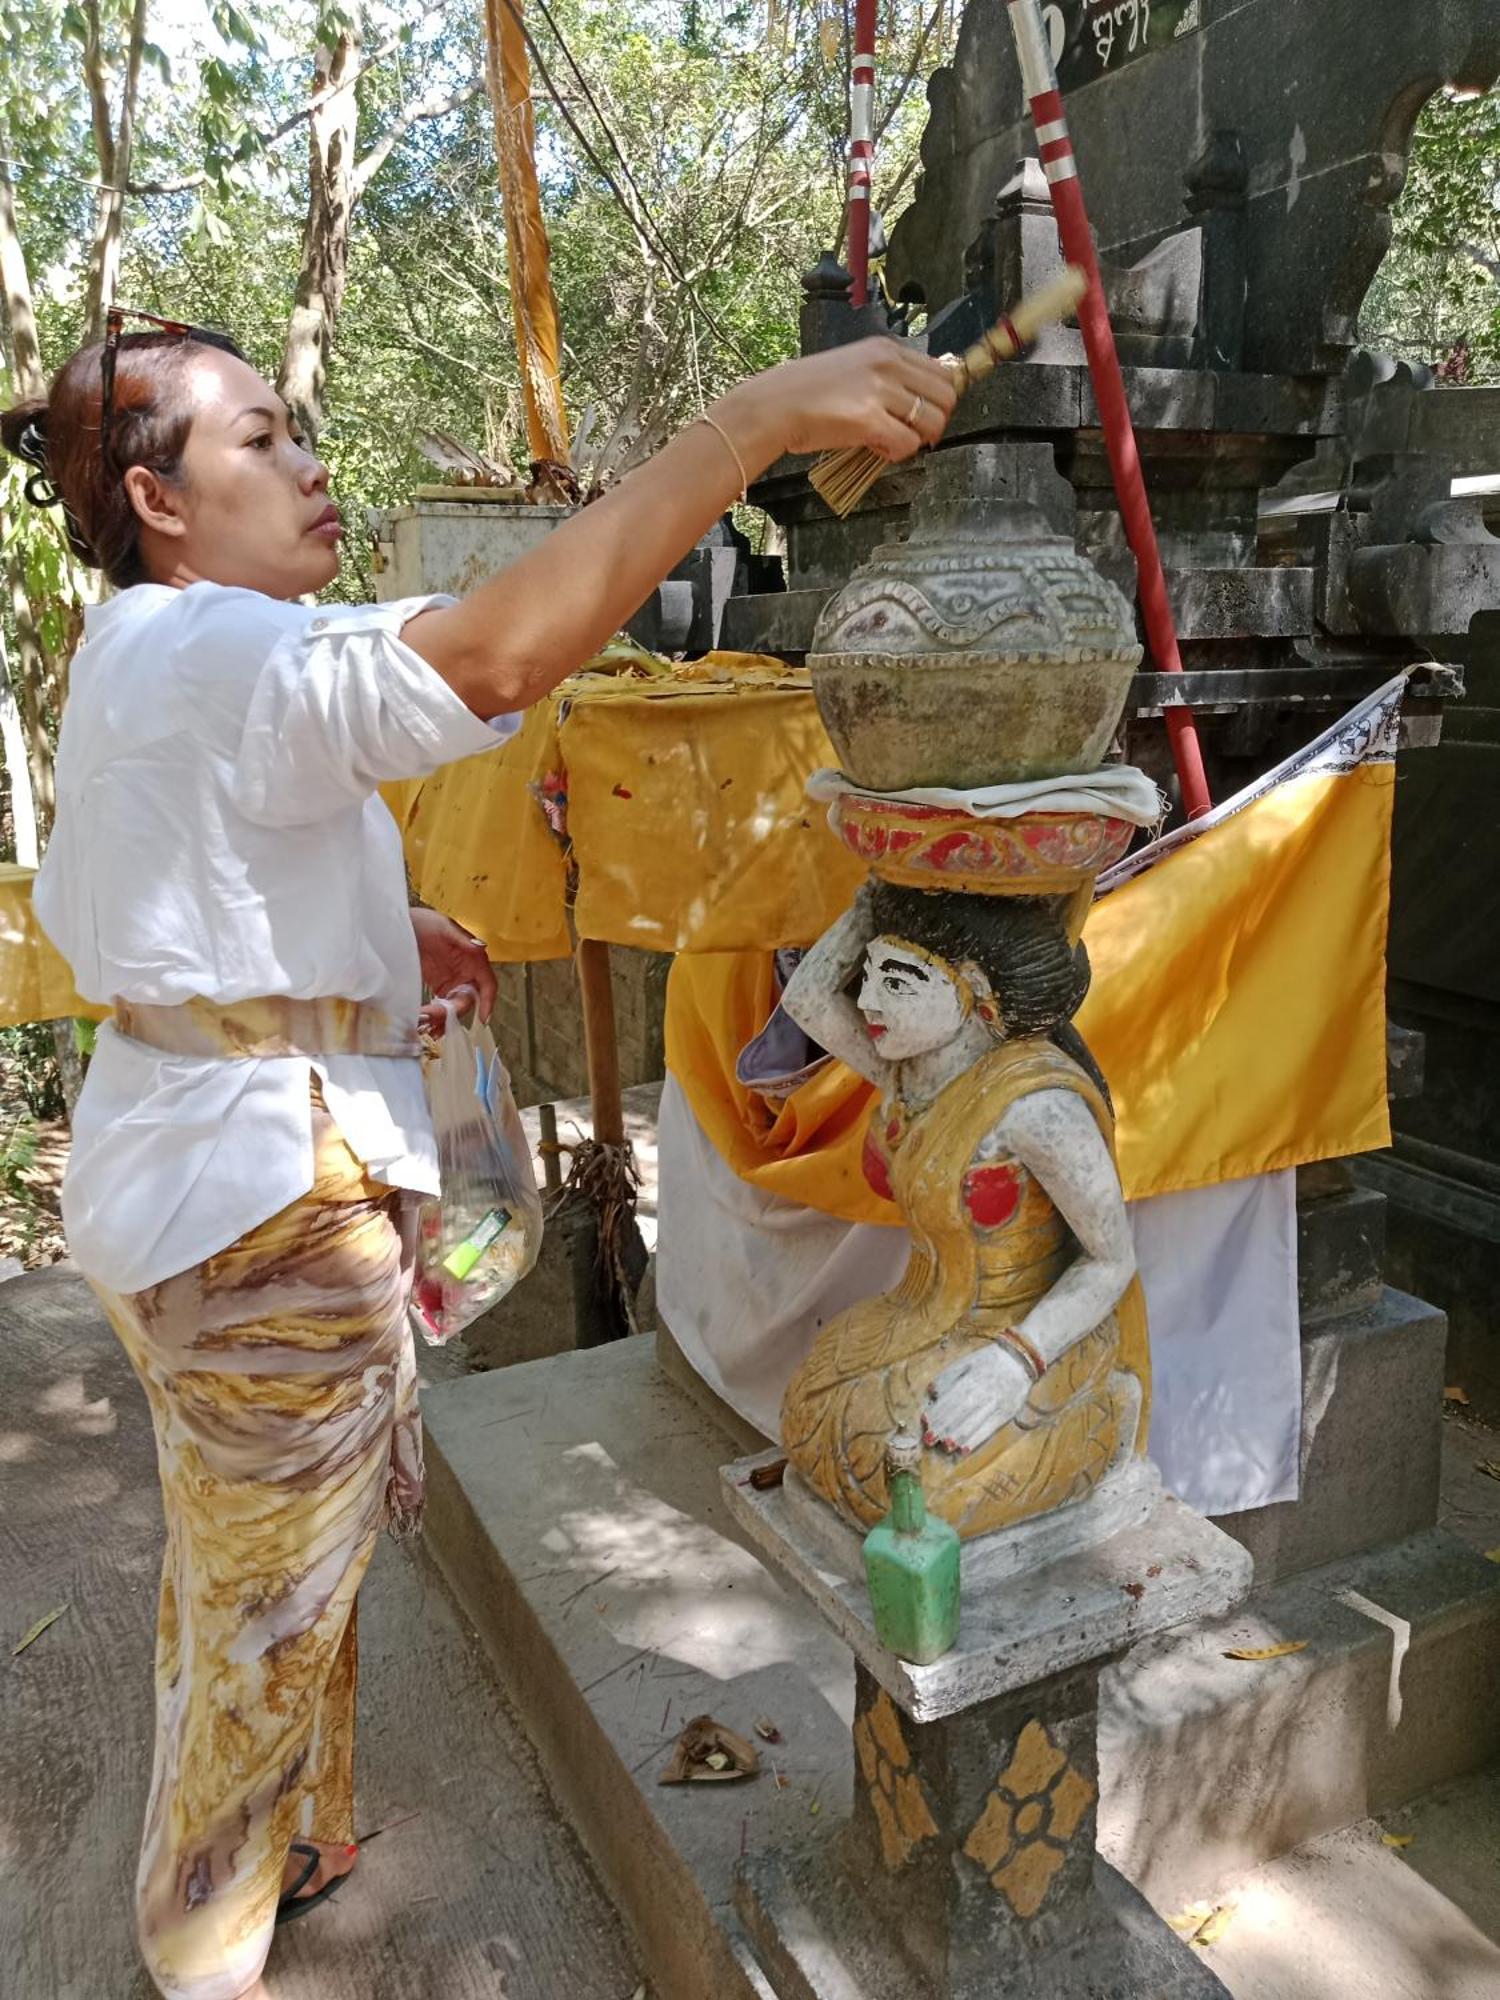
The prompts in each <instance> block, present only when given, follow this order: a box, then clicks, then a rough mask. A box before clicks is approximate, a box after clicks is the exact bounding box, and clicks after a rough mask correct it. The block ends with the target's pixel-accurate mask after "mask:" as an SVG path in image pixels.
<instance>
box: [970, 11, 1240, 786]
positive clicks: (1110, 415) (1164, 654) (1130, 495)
mask: <svg viewBox="0 0 1500 2000" xmlns="http://www.w3.org/2000/svg"><path fill="white" fill-rule="evenodd" d="M1009 6H1010V25H1011V32H1012V34H1013V35H1014V36H1015V40H1016V54H1017V55H1018V56H1019V58H1020V62H1021V81H1022V85H1023V87H1024V89H1025V91H1026V96H1027V99H1028V101H1029V102H1030V105H1031V117H1032V123H1033V124H1034V125H1035V127H1036V140H1037V150H1038V153H1039V155H1040V157H1041V162H1042V166H1043V168H1044V169H1045V171H1046V175H1047V181H1048V184H1049V187H1050V189H1051V193H1052V211H1053V214H1054V215H1055V216H1056V217H1057V233H1058V235H1059V236H1060V237H1061V239H1062V249H1063V255H1064V256H1065V257H1066V258H1067V260H1068V262H1069V263H1070V264H1077V265H1078V266H1079V268H1080V269H1081V270H1082V271H1083V272H1084V274H1085V275H1086V277H1087V278H1088V281H1089V288H1088V291H1087V292H1086V293H1085V294H1084V298H1083V302H1082V304H1081V305H1080V306H1079V308H1078V324H1079V326H1080V328H1081V329H1082V332H1083V345H1084V351H1085V353H1086V354H1087V355H1088V362H1089V375H1090V377H1091V378H1092V380H1093V384H1094V400H1095V402H1096V403H1097V404H1098V406H1099V419H1100V422H1101V423H1102V424H1103V426H1104V446H1105V450H1106V451H1107V452H1108V454H1109V465H1110V471H1111V472H1112V473H1113V475H1114V482H1115V494H1116V497H1117V498H1118V500H1119V502H1120V513H1121V516H1122V517H1123V519H1124V523H1125V536H1126V539H1127V541H1128V542H1129V543H1130V552H1131V554H1132V555H1133V556H1134V557H1135V562H1136V570H1137V573H1138V576H1139V584H1140V594H1141V617H1142V619H1143V621H1144V623H1145V627H1146V643H1147V645H1148V647H1149V648H1150V652H1151V657H1152V659H1153V661H1154V662H1155V664H1156V670H1157V672H1158V673H1163V674H1180V673H1181V672H1182V655H1181V653H1180V652H1179V651H1178V647H1177V627H1176V625H1175V623H1174V622H1173V619H1172V606H1171V604H1170V602H1169V601H1168V598H1167V580H1166V577H1165V576H1164V575H1163V573H1162V566H1161V551H1160V549H1159V548H1158V547H1157V543H1156V524H1155V523H1154V522H1153V520H1152V518H1151V504H1150V502H1149V501H1148V499H1147V498H1146V481H1145V478H1144V475H1143V474H1142V472H1141V455H1140V452H1139V450H1138V448H1137V446H1136V441H1135V426H1134V424H1133V423H1132V422H1131V420H1130V405H1129V403H1128V402H1127V401H1126V399H1125V380H1124V377H1123V376H1122V375H1121V373H1120V357H1119V353H1118V352H1117V350H1116V348H1115V335H1114V328H1113V327H1112V326H1111V325H1110V323H1109V312H1108V309H1107V308H1106V306H1105V303H1104V285H1103V282H1102V280H1101V278H1100V275H1099V259H1098V256H1097V254H1096V252H1095V250H1094V233H1093V231H1092V230H1091V229H1090V227H1089V218H1088V212H1087V210H1086V209H1085V208H1084V205H1083V188H1082V186H1081V184H1080V182H1079V179H1078V165H1077V162H1076V160H1075V159H1074V157H1073V141H1072V138H1071V137H1070V135H1069V132H1068V121H1067V117H1066V114H1065V113H1064V110H1063V101H1062V92H1061V91H1060V90H1059V89H1058V87H1057V72H1056V70H1055V69H1054V68H1053V66H1052V51H1051V48H1050V47H1049V45H1048V41H1047V30H1046V28H1045V26H1044V25H1043V22H1042V14H1041V9H1040V7H1039V6H1038V4H1037V0H1009ZM1166 718H1167V734H1168V736H1169V737H1170V739H1171V744H1172V761H1173V763H1174V764H1175V765H1176V767H1177V781H1178V784H1179V785H1180V786H1181V788H1182V803H1183V807H1184V809H1185V810H1186V812H1187V815H1188V818H1189V819H1197V818H1199V817H1200V816H1201V815H1202V814H1203V813H1206V812H1207V811H1208V810H1209V808H1210V806H1211V804H1212V800H1211V798H1210V796H1209V790H1208V777H1207V774H1206V773H1205V771H1204V769H1203V750H1202V747H1201V745H1200V744H1199V741H1198V728H1197V724H1196V723H1195V722H1194V720H1193V711H1192V710H1191V709H1190V708H1187V707H1185V706H1183V705H1182V704H1181V703H1173V704H1171V705H1170V706H1169V707H1168V708H1167V710H1166Z"/></svg>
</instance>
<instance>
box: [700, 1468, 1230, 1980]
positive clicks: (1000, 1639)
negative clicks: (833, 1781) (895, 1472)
mask: <svg viewBox="0 0 1500 2000" xmlns="http://www.w3.org/2000/svg"><path fill="white" fill-rule="evenodd" d="M775 1456H776V1455H775V1454H774V1453H763V1454H761V1455H760V1456H759V1457H757V1458H754V1459H748V1460H742V1461H741V1462H740V1463H739V1464H737V1465H734V1466H731V1467H729V1468H728V1469H727V1470H726V1472H725V1473H724V1475H723V1477H724V1492H725V1497H726V1499H727V1500H728V1503H729V1507H730V1511H731V1513H732V1514H733V1516H734V1517H735V1518H736V1520H737V1521H738V1523H739V1525H740V1527H741V1529H742V1530H743V1531H744V1532H745V1533H746V1534H747V1535H748V1536H749V1538H750V1539H751V1541H752V1542H753V1544H754V1545H755V1547H756V1549H757V1552H758V1553H759V1554H760V1555H761V1556H762V1558H763V1560H765V1562H766V1563H767V1565H768V1567H769V1568H770V1569H771V1570H772V1571H773V1573H775V1574H777V1575H778V1576H779V1577H780V1578H781V1580H782V1581H783V1582H784V1583H786V1584H788V1585H790V1586H791V1587H792V1588H793V1589H794V1590H795V1591H799V1592H801V1593H802V1594H804V1595H805V1596H806V1597H808V1598H810V1599H811V1600H812V1602H813V1604H814V1605H815V1606H816V1608H817V1609H818V1610H819V1611H820V1612H821V1613H822V1615H823V1617H824V1618H825V1619H826V1620H827V1621H828V1622H829V1623H830V1624H831V1625H832V1626H833V1628H834V1629H835V1631H836V1632H837V1633H838V1635H839V1637H840V1638H841V1639H843V1640H844V1641H845V1643H846V1644H848V1645H849V1646H850V1648H851V1649H852V1651H853V1652H854V1655H855V1661H856V1669H855V1671H856V1683H855V1714H854V1726H853V1732H852V1735H853V1761H854V1767H855V1768H854V1803H853V1808H852V1810H851V1812H850V1815H849V1818H848V1820H847V1822H846V1824H845V1825H844V1827H843V1828H842V1829H841V1830H840V1832H839V1833H838V1834H837V1836H835V1837H834V1838H833V1839H832V1840H831V1841H830V1840H829V1839H828V1838H827V1837H826V1836H824V1837H822V1838H821V1839H820V1840H819V1841H818V1843H817V1845H815V1846H814V1845H812V1844H809V1845H808V1846H807V1847H806V1848H798V1847H796V1846H793V1847H791V1848H781V1849H777V1850H775V1851H773V1852H771V1853H767V1854H762V1855H758V1856H755V1857H752V1858H749V1859H747V1860H746V1861H745V1862H744V1863H743V1864H742V1866H741V1867H740V1869H739V1871H738V1876H737V1881H736V1891H735V1901H736V1907H737V1909H738V1911H739V1915H740V1918H741V1921H742V1922H743V1924H744V1926H745V1929H746V1932H747V1934H748V1936H749V1938H750V1940H751V1943H752V1945H753V1947H754V1949H755V1951H756V1954H757V1956H758V1958H759V1960H760V1964H761V1967H762V1970H763V1971H764V1972H765V1974H766V1977H767V1978H768V1979H769V1980H770V1983H771V1985H772V1987H773V1989H774V1991H775V1992H776V1993H777V1994H778V1995H779V1996H781V2000H857V1996H872V1995H876V1994H878V1995H880V1996H881V2000H981V1996H990V1995H993V1994H996V1993H1004V1994H1006V1995H1007V1996H1014V2000H1030V1997H1031V1996H1035V2000H1053V1996H1062V1995H1066V1996H1068V2000H1134V1997H1135V1996H1139V2000H1177V1996H1184V2000H1186V1996H1197V1995H1204V1996H1207V1995H1210V1994H1216V1993H1222V1992H1223V1990H1224V1989H1223V1988H1222V1987H1221V1985H1220V1984H1219V1982H1218V1980H1217V1979H1215V1978H1214V1976H1213V1975H1212V1974H1211V1973H1210V1972H1209V1971H1208V1970H1207V1969H1206V1968H1205V1967H1204V1966H1203V1965H1202V1964H1201V1962H1200V1961H1199V1960H1197V1959H1196V1958H1195V1957H1194V1955H1193V1953H1192V1952H1191V1951H1190V1950H1189V1949H1188V1947H1187V1946H1185V1945H1184V1944H1182V1943H1181V1942H1180V1941H1179V1940H1178V1939H1177V1938H1176V1937H1175V1936H1174V1935H1173V1934H1172V1932H1171V1931H1170V1930H1168V1929H1167V1927H1166V1926H1165V1924H1163V1923H1162V1922H1161V1920H1160V1919H1159V1918H1158V1917H1156V1916H1155V1914H1154V1913H1153V1912H1152V1911H1151V1910H1150V1908H1149V1906H1148V1905H1147V1904H1146V1903H1145V1902H1144V1901H1143V1900H1142V1899H1141V1898H1140V1897H1139V1896H1138V1895H1137V1894H1136V1892H1135V1891H1134V1890H1132V1889H1131V1888H1129V1886H1128V1885H1127V1884H1126V1883H1125V1882H1124V1880H1123V1878H1121V1877H1120V1876H1118V1875H1117V1874H1116V1873H1115V1871H1114V1870H1113V1869H1111V1868H1110V1867H1109V1866H1108V1864H1107V1863H1105V1862H1104V1861H1102V1860H1101V1859H1100V1857H1099V1855H1098V1852H1097V1849H1096V1826H1097V1809H1098V1798H1099V1782H1098V1777H1099V1773H1098V1750H1097V1738H1098V1712H1099V1676H1100V1670H1101V1668H1102V1667H1103V1665H1104V1664H1106V1663H1107V1662H1108V1661H1109V1660H1111V1659H1113V1658H1115V1657H1117V1656H1118V1655H1119V1654H1120V1653H1121V1652H1122V1651H1123V1650H1124V1649H1125V1647H1126V1646H1127V1645H1130V1644H1132V1643H1133V1642H1134V1641H1135V1640H1137V1639H1140V1638H1142V1637H1144V1636H1146V1634H1148V1633H1155V1632H1159V1631H1162V1630H1164V1629H1166V1628H1168V1627H1171V1626H1174V1625H1177V1624H1180V1623H1181V1622H1183V1621H1184V1620H1187V1619H1192V1618H1198V1617H1204V1616H1213V1615H1215V1614H1218V1613H1221V1612H1223V1611H1226V1610H1228V1609H1229V1608H1230V1607H1231V1606H1232V1605H1234V1604H1235V1603H1236V1602H1238V1600H1239V1599H1240V1598H1241V1597H1243V1596H1244V1594H1245V1593H1246V1592H1247V1591H1248V1589H1249V1587H1250V1581H1251V1566H1250V1561H1249V1558H1248V1556H1247V1555H1246V1553H1245V1551H1244V1550H1243V1549H1242V1548H1240V1547H1239V1546H1238V1545H1237V1544H1236V1543H1235V1542H1233V1541H1231V1540H1230V1538H1229V1537H1228V1536H1227V1535H1224V1534H1222V1533H1220V1531H1219V1530H1218V1529H1216V1528H1214V1527H1213V1526H1211V1525H1210V1524H1209V1523H1208V1522H1206V1521H1204V1520H1202V1519H1200V1518H1199V1517H1198V1516H1196V1515H1194V1514H1193V1513H1191V1512H1190V1511H1189V1510H1188V1509H1187V1508H1185V1507H1183V1506H1182V1505H1181V1504H1180V1503H1179V1502H1177V1501H1174V1500H1170V1499H1162V1500H1160V1501H1159V1502H1158V1504H1157V1505H1156V1507H1155V1508H1154V1510H1153V1511H1152V1513H1151V1515H1150V1517H1149V1519H1148V1520H1147V1521H1146V1522H1145V1523H1144V1525H1141V1526H1138V1527H1135V1528H1133V1529H1130V1530H1128V1531H1126V1532H1125V1533H1122V1534H1120V1535H1117V1536H1115V1537H1113V1538H1112V1539H1111V1540H1110V1541H1107V1542H1104V1543H1101V1544H1099V1545H1097V1546H1096V1547H1094V1548H1091V1549H1088V1550H1085V1551H1084V1552H1082V1553H1080V1554H1074V1555H1071V1556H1069V1557H1066V1558H1064V1559H1063V1560H1061V1561H1058V1562H1055V1563H1052V1564H1050V1565H1049V1566H1048V1567H1046V1568H1045V1569H1035V1570H1032V1571H1029V1572H1027V1573H1025V1574H1023V1575H1021V1576H1018V1577H1012V1578H1009V1579H1007V1580H1006V1581H1005V1582H1004V1583H1002V1584H999V1585H991V1586H989V1587H987V1588H981V1589H977V1590H976V1589H972V1588H970V1589H966V1592H965V1601H964V1616H963V1622H962V1625H961V1628H960V1632H959V1639H958V1643H957V1645H956V1646H955V1648H954V1649H953V1651H952V1652H951V1653H948V1654H946V1655H945V1656H944V1657H943V1658H942V1659H940V1660H937V1661H935V1662H933V1663H932V1664H931V1665H929V1666H922V1667H919V1666H913V1665H911V1664H909V1663H908V1662H906V1661H904V1660H899V1659H897V1658H895V1657H894V1655H892V1654H890V1653H887V1652H886V1651H885V1650H884V1648H883V1647H882V1646H881V1645H880V1643H879V1641H878V1640H877V1639H876V1636H875V1632H874V1629H873V1626H872V1624H871V1622H870V1615H869V1608H868V1602H867V1599H866V1596H865V1591H864V1585H863V1581H862V1579H861V1578H859V1577H858V1576H857V1575H852V1574H850V1573H849V1572H848V1570H847V1569H845V1570H840V1569H839V1568H836V1567H832V1566H830V1564H831V1558H830V1555H829V1551H828V1545H827V1543H826V1542H825V1541H822V1540H820V1539H819V1538H818V1537H817V1536H816V1535H815V1534H814V1533H813V1532H812V1531H811V1529H810V1528H809V1526H808V1524H807V1522H806V1520H805V1517H804V1514H803V1512H802V1511H801V1510H800V1509H798V1508H797V1507H796V1506H795V1505H793V1504H789V1496H788V1495H787V1494H786V1492H785V1491H784V1490H781V1489H778V1488H770V1489H768V1490H759V1489H757V1488H756V1487H755V1486H754V1485H753V1484H752V1483H751V1479H750V1475H751V1473H752V1472H753V1471H755V1470H756V1469H757V1468H760V1467H763V1466H765V1465H768V1464H770V1463H772V1462H774V1459H775Z"/></svg>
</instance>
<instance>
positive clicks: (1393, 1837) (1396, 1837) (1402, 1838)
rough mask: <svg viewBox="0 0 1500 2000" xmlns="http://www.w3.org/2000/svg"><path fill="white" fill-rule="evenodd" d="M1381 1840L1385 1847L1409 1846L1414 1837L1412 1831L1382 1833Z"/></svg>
mask: <svg viewBox="0 0 1500 2000" xmlns="http://www.w3.org/2000/svg"><path fill="white" fill-rule="evenodd" d="M1380 1838H1381V1840H1382V1841H1383V1843H1384V1844H1385V1845H1386V1846H1387V1847H1410V1846H1411V1844H1412V1842H1413V1841H1414V1840H1415V1839H1416V1835H1415V1834H1414V1833H1383V1834H1382V1835H1381V1836H1380Z"/></svg>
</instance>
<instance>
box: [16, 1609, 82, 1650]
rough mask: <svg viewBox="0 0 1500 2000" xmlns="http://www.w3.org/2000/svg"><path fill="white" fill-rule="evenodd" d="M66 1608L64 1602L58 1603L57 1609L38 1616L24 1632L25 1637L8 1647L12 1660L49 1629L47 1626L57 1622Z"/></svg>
mask: <svg viewBox="0 0 1500 2000" xmlns="http://www.w3.org/2000/svg"><path fill="white" fill-rule="evenodd" d="M67 1609H68V1606H67V1605H66V1604H59V1605H58V1607H57V1609H56V1610H55V1611H49V1612H48V1613H47V1615H46V1617H45V1618H38V1620H37V1621H36V1623H35V1625H33V1626H32V1628H31V1630H30V1631H29V1632H28V1633H27V1634H26V1636H25V1638H24V1639H22V1641H21V1643H20V1644H19V1645H18V1646H12V1647H11V1649H10V1656H11V1658H12V1659H13V1660H18V1659H19V1658H20V1657H21V1655H22V1654H23V1653H24V1652H25V1651H26V1648H27V1647H28V1646H31V1645H34V1644H35V1643H36V1641H37V1640H38V1639H40V1638H41V1636H42V1634H43V1633H44V1632H45V1631H47V1630H48V1629H49V1627H51V1626H53V1625H55V1624H56V1623H57V1621H58V1619H59V1618H61V1617H62V1615H63V1613H64V1612H65V1611H66V1610H67Z"/></svg>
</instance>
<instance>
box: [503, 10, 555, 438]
mask: <svg viewBox="0 0 1500 2000" xmlns="http://www.w3.org/2000/svg"><path fill="white" fill-rule="evenodd" d="M522 4H523V0H485V9H484V18H485V50H486V56H485V70H486V76H487V80H488V84H489V93H490V105H491V107H492V109H493V111H494V115H495V159H496V164H497V165H498V167H499V170H500V198H501V201H502V202H503V204H504V208H505V254H506V261H507V263H508V265H509V268H510V297H511V310H512V312H513V314H514V316H515V324H516V356H517V359H518V360H519V362H520V364H521V388H522V392H523V394H524V396H525V398H526V434H527V437H528V439H529V440H530V444H531V455H532V457H533V459H543V458H544V459H551V460H552V461H553V462H554V463H555V464H559V465H566V464H567V463H568V419H567V413H566V412H565V410H564V409H563V399H562V378H561V365H562V334H561V331H560V329H559V327H558V320H557V300H556V297H555V296H554V294H553V291H552V250H551V246H550V244H549V243H548V241H547V225H546V223H545V222H544V221H543V220H542V195H541V187H540V185H539V183H538V181H537V175H536V118H535V116H534V114H533V111H532V103H531V64H530V61H529V59H528V57H527V54H526V30H525V28H524V26H523V25H522V20H521V7H522Z"/></svg>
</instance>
